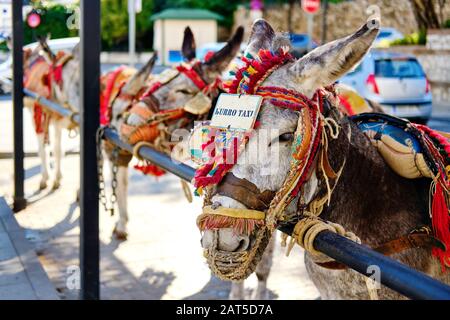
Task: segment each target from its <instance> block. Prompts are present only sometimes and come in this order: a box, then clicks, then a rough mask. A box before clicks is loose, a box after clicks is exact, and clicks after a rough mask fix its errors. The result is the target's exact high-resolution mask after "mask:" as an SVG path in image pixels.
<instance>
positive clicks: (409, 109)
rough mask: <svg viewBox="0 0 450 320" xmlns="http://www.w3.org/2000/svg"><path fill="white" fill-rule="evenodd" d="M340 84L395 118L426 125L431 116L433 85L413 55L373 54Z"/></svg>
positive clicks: (378, 52)
mask: <svg viewBox="0 0 450 320" xmlns="http://www.w3.org/2000/svg"><path fill="white" fill-rule="evenodd" d="M340 82H341V83H344V84H347V85H349V86H351V87H353V88H355V89H356V90H357V91H358V92H359V93H360V94H361V95H362V96H363V97H364V98H365V99H367V100H370V101H374V102H376V103H378V104H380V105H381V107H382V108H383V110H384V111H385V112H386V113H388V114H392V115H394V116H398V117H401V118H408V119H410V120H413V121H416V122H419V123H426V122H427V121H428V119H429V118H430V116H431V111H432V95H431V88H430V83H429V81H428V79H427V77H426V75H425V72H424V71H423V68H422V66H421V65H420V63H419V61H418V60H417V59H416V58H415V57H414V56H412V55H406V54H402V53H392V52H382V51H378V50H372V52H371V53H370V54H368V55H367V56H366V57H365V58H364V60H363V61H362V62H361V64H360V65H359V66H358V67H357V68H356V69H355V70H353V71H351V72H349V73H348V74H347V75H345V76H344V77H343V78H342V79H341V80H340Z"/></svg>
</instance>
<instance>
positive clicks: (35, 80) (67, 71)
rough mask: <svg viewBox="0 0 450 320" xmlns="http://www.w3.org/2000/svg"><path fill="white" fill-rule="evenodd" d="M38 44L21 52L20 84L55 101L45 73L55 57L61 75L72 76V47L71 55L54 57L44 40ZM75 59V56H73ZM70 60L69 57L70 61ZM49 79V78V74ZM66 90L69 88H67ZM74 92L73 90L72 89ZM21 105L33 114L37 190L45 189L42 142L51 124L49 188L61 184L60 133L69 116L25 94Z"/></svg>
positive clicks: (74, 100)
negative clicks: (51, 175)
mask: <svg viewBox="0 0 450 320" xmlns="http://www.w3.org/2000/svg"><path fill="white" fill-rule="evenodd" d="M39 42H40V44H39V45H38V46H37V48H36V49H34V50H33V51H31V50H26V51H25V52H24V76H25V80H24V86H25V88H27V89H29V90H31V91H33V92H36V93H38V94H39V95H40V96H42V97H46V98H49V99H51V100H55V95H54V92H55V90H56V86H53V89H51V88H52V87H51V85H50V83H51V82H53V80H51V79H50V76H49V74H50V73H52V66H54V63H55V62H56V60H57V59H60V62H61V63H62V64H63V66H61V67H62V77H63V78H66V79H73V73H75V72H78V71H77V70H78V68H77V67H75V63H74V61H71V60H70V59H72V57H75V56H76V55H77V52H76V50H74V52H73V55H72V54H68V53H61V54H60V55H59V56H58V57H57V56H56V55H54V54H53V53H52V52H51V51H50V49H49V47H48V45H47V43H46V40H45V39H40V41H39ZM74 59H75V58H74ZM74 59H73V60H74ZM52 78H53V77H52ZM64 84H65V85H69V86H72V85H73V84H72V83H71V81H70V80H67V81H65V82H64ZM69 92H70V91H69ZM75 92H77V91H75ZM69 98H70V99H69V100H65V101H64V102H67V101H70V106H71V107H70V109H71V110H72V111H73V112H75V111H76V110H77V108H78V97H77V95H73V94H72V95H71V96H70V97H69ZM24 105H25V106H26V107H28V108H29V109H30V110H31V113H32V115H33V119H34V121H33V125H34V127H35V130H36V134H37V138H38V154H39V158H40V159H41V173H42V177H41V181H40V183H39V189H40V190H43V189H45V188H47V182H48V179H49V171H48V163H47V154H46V147H45V146H46V144H47V142H48V129H49V126H50V125H52V126H53V127H54V142H53V144H54V150H53V153H54V157H55V177H54V182H53V186H52V188H53V189H54V190H55V189H58V188H59V186H60V183H61V178H62V174H61V133H62V129H63V128H70V127H72V122H71V120H70V119H64V118H60V117H58V116H57V115H53V114H51V113H50V112H47V111H45V109H44V108H43V107H41V106H40V105H39V103H38V101H35V100H34V99H31V98H29V97H25V98H24Z"/></svg>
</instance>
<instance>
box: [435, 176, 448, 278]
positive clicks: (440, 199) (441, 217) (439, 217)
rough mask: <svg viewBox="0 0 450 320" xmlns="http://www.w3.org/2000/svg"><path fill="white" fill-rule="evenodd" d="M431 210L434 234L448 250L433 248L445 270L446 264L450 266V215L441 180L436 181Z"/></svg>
mask: <svg viewBox="0 0 450 320" xmlns="http://www.w3.org/2000/svg"><path fill="white" fill-rule="evenodd" d="M431 210H432V224H433V230H434V234H435V236H436V237H437V238H438V239H439V240H440V241H442V243H444V245H445V246H446V251H443V250H442V249H439V248H433V255H434V256H435V257H437V258H438V259H439V260H440V261H441V264H442V268H443V270H444V269H445V266H447V267H450V250H449V249H450V215H449V210H448V204H447V200H446V194H445V191H444V189H443V187H442V185H441V184H440V183H439V182H437V183H436V191H435V193H434V196H433V203H432V207H431Z"/></svg>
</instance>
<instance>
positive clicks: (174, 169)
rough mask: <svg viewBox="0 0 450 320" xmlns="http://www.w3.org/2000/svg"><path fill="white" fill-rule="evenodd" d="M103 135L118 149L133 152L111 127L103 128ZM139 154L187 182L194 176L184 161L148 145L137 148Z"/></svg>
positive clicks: (193, 171) (191, 169) (131, 147)
mask: <svg viewBox="0 0 450 320" xmlns="http://www.w3.org/2000/svg"><path fill="white" fill-rule="evenodd" d="M104 137H105V138H106V139H108V140H109V141H111V142H112V143H114V144H115V145H116V146H118V147H119V148H120V149H123V150H127V151H128V152H130V153H132V152H133V146H131V145H129V144H127V143H125V142H123V141H122V140H120V137H119V135H118V134H117V132H116V131H114V130H112V129H105V133H104ZM139 155H140V156H141V157H142V158H144V159H146V160H149V161H150V162H152V163H154V164H156V165H158V166H159V167H161V168H163V169H164V170H167V171H168V172H170V173H172V174H174V175H176V176H177V177H179V178H181V179H183V180H186V181H187V182H191V181H192V179H193V178H194V174H195V169H194V168H192V167H189V166H188V165H185V164H184V163H179V162H175V161H173V160H172V159H171V158H170V157H169V156H168V155H166V154H164V153H162V152H159V151H156V150H154V149H152V148H149V147H142V148H141V149H140V150H139Z"/></svg>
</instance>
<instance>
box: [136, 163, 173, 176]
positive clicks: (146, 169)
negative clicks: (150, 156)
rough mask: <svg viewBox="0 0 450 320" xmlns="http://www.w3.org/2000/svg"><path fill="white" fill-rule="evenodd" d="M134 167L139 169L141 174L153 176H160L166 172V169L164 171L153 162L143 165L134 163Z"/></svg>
mask: <svg viewBox="0 0 450 320" xmlns="http://www.w3.org/2000/svg"><path fill="white" fill-rule="evenodd" d="M134 168H135V169H136V170H138V171H141V172H142V173H143V174H146V175H150V176H155V177H160V176H162V175H164V174H166V171H164V170H163V169H161V168H160V167H158V166H155V165H154V164H148V165H145V166H141V165H135V166H134Z"/></svg>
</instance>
